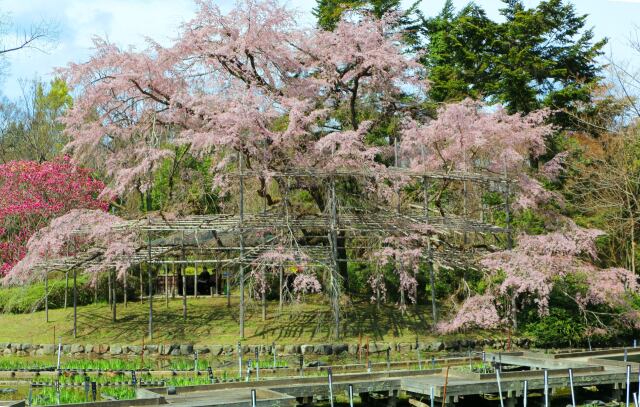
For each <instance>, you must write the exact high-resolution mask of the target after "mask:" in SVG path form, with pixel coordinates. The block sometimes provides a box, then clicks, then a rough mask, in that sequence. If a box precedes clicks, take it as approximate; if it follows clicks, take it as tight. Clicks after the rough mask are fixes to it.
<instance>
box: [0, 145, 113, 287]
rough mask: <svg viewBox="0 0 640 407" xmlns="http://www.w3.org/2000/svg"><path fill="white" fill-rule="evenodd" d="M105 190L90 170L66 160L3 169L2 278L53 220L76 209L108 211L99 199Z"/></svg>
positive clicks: (0, 184) (16, 164)
mask: <svg viewBox="0 0 640 407" xmlns="http://www.w3.org/2000/svg"><path fill="white" fill-rule="evenodd" d="M103 189H104V184H103V183H102V182H101V181H98V180H96V179H95V178H93V177H92V176H91V172H90V170H88V169H86V168H81V167H77V166H75V165H73V164H71V163H70V161H69V159H68V158H66V157H64V158H62V159H59V160H56V161H50V162H43V163H37V162H33V161H11V162H8V163H6V164H2V165H0V276H3V275H5V274H6V273H7V272H9V271H10V270H11V269H12V267H13V266H14V265H15V264H16V262H18V261H19V260H20V259H22V258H23V257H24V255H25V254H26V243H27V241H28V240H29V239H30V238H31V236H32V235H33V234H34V232H35V231H37V230H38V229H40V228H41V227H44V226H46V225H47V223H48V222H49V221H50V220H51V219H52V218H55V217H56V216H59V215H62V214H64V213H66V212H68V211H69V210H71V209H74V208H87V209H100V210H103V211H104V210H106V209H107V207H108V204H107V203H106V202H105V201H101V200H98V199H96V197H97V196H98V194H99V193H100V192H101V191H102V190H103Z"/></svg>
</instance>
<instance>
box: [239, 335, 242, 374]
mask: <svg viewBox="0 0 640 407" xmlns="http://www.w3.org/2000/svg"><path fill="white" fill-rule="evenodd" d="M238 376H239V377H240V379H241V380H242V345H240V342H238Z"/></svg>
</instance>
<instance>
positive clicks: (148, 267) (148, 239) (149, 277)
mask: <svg viewBox="0 0 640 407" xmlns="http://www.w3.org/2000/svg"><path fill="white" fill-rule="evenodd" d="M147 256H148V260H149V262H148V263H147V279H148V280H149V339H153V281H152V278H151V264H150V263H151V232H147ZM114 302H115V301H114Z"/></svg>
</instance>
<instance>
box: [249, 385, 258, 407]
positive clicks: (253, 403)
mask: <svg viewBox="0 0 640 407" xmlns="http://www.w3.org/2000/svg"><path fill="white" fill-rule="evenodd" d="M257 405H258V401H257V396H256V390H255V389H251V407H256V406H257Z"/></svg>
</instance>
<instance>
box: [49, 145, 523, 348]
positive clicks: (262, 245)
mask: <svg viewBox="0 0 640 407" xmlns="http://www.w3.org/2000/svg"><path fill="white" fill-rule="evenodd" d="M396 151H397V148H396ZM397 163H398V159H397V156H396V164H397ZM389 173H390V174H391V176H397V177H398V178H404V179H405V180H407V179H408V180H410V181H408V182H405V185H414V186H417V188H414V189H413V191H417V193H416V192H414V193H413V195H411V198H410V199H407V201H406V202H403V200H402V193H403V189H402V188H400V187H396V191H397V207H396V208H394V210H389V208H388V207H385V206H384V205H382V204H375V203H374V204H373V205H368V202H363V204H362V205H359V203H360V202H358V201H357V199H358V197H357V196H356V197H354V196H342V195H340V196H339V195H338V193H337V190H336V189H337V184H338V183H341V184H340V185H343V184H346V183H348V181H349V180H352V179H354V178H361V179H367V178H370V177H372V176H373V174H371V173H369V172H361V173H356V172H340V171H335V172H324V171H311V170H308V171H298V172H294V171H285V172H274V173H270V174H269V177H270V179H271V180H273V181H272V182H273V183H274V186H277V187H278V189H279V191H280V193H281V199H280V201H277V202H270V204H269V205H267V198H266V194H267V192H266V191H267V187H266V186H265V185H263V186H262V188H263V190H262V194H263V195H260V198H261V200H260V202H261V204H260V205H254V206H259V208H257V209H256V208H254V207H253V206H252V207H251V208H250V209H249V210H247V208H246V203H247V202H249V201H247V196H246V194H247V189H246V188H247V184H249V185H251V182H254V181H256V180H260V181H261V182H264V174H262V173H260V172H257V171H254V170H247V169H245V168H244V163H243V158H242V154H239V155H238V172H237V173H235V174H229V175H231V176H236V177H237V178H236V179H237V180H238V186H239V189H238V195H237V196H238V211H237V213H220V214H210V215H190V216H184V217H179V218H173V217H167V216H163V215H162V214H160V215H159V216H154V215H153V214H148V215H147V217H145V218H144V219H139V220H131V221H129V222H127V223H126V224H125V225H124V226H118V228H120V229H123V228H124V229H127V230H135V231H137V232H138V234H139V235H141V236H144V235H145V234H146V242H145V243H144V244H142V245H141V247H140V248H139V250H138V251H137V252H136V253H135V254H134V255H133V256H131V257H130V258H128V259H127V260H128V261H130V262H131V263H132V264H142V263H144V264H146V268H147V279H148V296H149V332H148V333H149V338H152V337H153V296H154V292H153V291H154V288H153V287H154V286H153V280H154V279H153V275H152V267H162V268H163V270H164V281H165V292H164V296H165V301H166V303H167V305H168V301H169V291H168V290H169V289H168V281H169V280H168V278H169V277H168V267H167V266H168V265H169V264H170V265H171V269H172V271H173V273H172V281H174V284H173V290H174V291H173V293H172V297H173V296H175V287H176V284H175V281H176V280H175V279H176V270H177V273H178V275H179V276H180V275H181V277H182V290H181V291H182V292H180V293H179V294H180V295H182V303H183V317H184V318H185V319H186V317H187V293H186V290H187V279H186V273H185V272H186V269H185V266H186V265H187V264H192V265H194V266H195V267H194V278H193V284H194V296H195V295H197V294H198V271H201V272H202V271H203V270H204V269H205V267H204V266H205V265H211V266H212V267H215V293H216V294H219V293H220V287H219V284H221V281H222V280H223V279H224V278H225V273H226V282H227V287H226V293H225V294H226V296H227V304H228V306H230V304H231V283H232V282H235V284H234V285H235V286H236V287H237V288H238V296H239V337H240V338H244V336H245V313H246V298H245V288H246V287H245V283H246V280H247V278H248V276H249V275H250V274H247V270H251V268H252V267H254V266H255V262H256V261H257V259H259V258H260V256H261V255H262V254H263V253H265V252H268V251H270V250H273V249H274V248H275V247H276V246H282V245H285V244H286V245H287V246H288V248H289V249H291V250H292V251H293V252H295V253H298V254H299V257H300V258H301V259H302V258H303V259H304V260H303V262H304V263H305V266H306V267H312V268H313V267H315V268H319V269H323V270H326V271H327V272H328V273H327V276H328V281H325V286H326V287H327V290H326V293H327V295H328V300H329V303H330V306H331V313H332V319H333V322H334V328H333V330H334V335H335V336H336V338H338V337H339V336H340V334H341V310H340V299H341V292H342V290H343V287H342V283H343V281H342V276H341V267H342V266H341V265H342V264H344V263H347V262H348V263H354V264H355V263H361V264H374V263H375V260H374V259H372V257H371V255H370V254H371V253H372V250H373V249H374V248H375V247H378V248H379V247H380V242H382V241H384V239H385V238H387V237H389V236H409V235H412V234H413V235H421V236H424V238H425V239H424V240H425V242H426V243H425V246H424V247H423V248H422V251H423V261H424V264H425V266H426V267H425V270H426V273H427V276H426V277H427V278H428V282H429V289H428V290H429V291H430V292H428V294H429V296H430V303H431V313H432V318H433V322H434V324H435V323H436V322H437V319H438V310H437V301H436V292H435V282H436V277H437V276H436V273H435V270H434V265H435V264H437V265H439V266H442V267H450V268H463V269H466V268H468V267H470V265H473V264H474V257H475V256H477V255H478V253H480V252H481V250H482V249H481V248H482V247H488V246H489V245H490V244H491V243H489V242H490V241H501V240H500V237H499V236H504V240H503V241H504V242H505V246H506V247H509V248H510V247H511V246H512V240H511V225H510V221H511V219H510V204H509V201H510V200H509V198H510V194H511V190H510V180H509V179H508V177H507V174H506V172H505V173H504V174H502V176H495V175H494V174H478V173H464V172H416V171H409V170H407V169H403V168H399V167H396V168H390V169H389ZM311 181H313V182H314V185H319V186H323V187H324V190H322V189H320V190H319V191H321V192H320V194H322V195H323V197H321V198H322V199H324V203H325V205H324V208H321V209H320V210H318V211H315V212H314V211H309V210H306V211H298V212H295V213H294V211H293V210H292V208H291V207H290V202H289V199H290V197H289V193H290V186H291V185H293V189H304V186H305V185H308V184H309V183H310V182H311ZM456 183H458V184H457V185H459V187H458V188H459V190H458V191H461V194H462V196H461V198H460V199H461V200H462V203H461V204H458V205H457V206H456V205H454V204H450V205H449V207H447V208H444V205H443V204H442V202H441V201H438V199H440V198H441V197H440V196H439V195H438V194H437V193H432V189H433V188H436V186H438V185H440V186H442V185H444V187H442V188H445V187H450V186H451V185H456ZM476 185H477V188H478V190H480V191H484V190H491V191H500V192H502V193H503V203H504V206H501V207H499V208H494V210H500V211H502V210H503V211H504V213H505V218H506V224H503V225H497V224H494V223H491V222H490V220H491V219H492V217H491V216H489V215H490V214H488V212H490V210H489V209H488V208H487V206H486V205H484V204H482V205H481V208H480V209H479V210H477V211H476V212H475V214H476V215H477V217H476V218H474V211H473V210H470V209H469V207H468V205H469V200H468V194H469V190H470V187H471V186H476ZM340 191H341V192H340V193H341V194H345V192H344V191H343V189H342V187H341V189H340ZM477 195H478V196H479V195H480V194H477ZM416 197H417V198H416ZM353 202H356V204H354V203H353ZM268 206H269V207H268ZM455 208H459V210H458V211H457V212H456V209H455ZM478 218H479V220H478ZM78 233H82V229H81V228H79V229H78ZM187 233H188V234H189V237H188V236H187ZM152 236H153V238H154V239H152ZM283 236H286V238H284V237H283ZM339 236H340V239H339ZM474 242H475V243H477V244H476V245H475V248H473V247H474V246H473V243H474ZM444 243H446V244H444ZM469 247H472V249H471V250H465V249H466V248H469ZM96 253H97V254H96ZM341 253H342V255H341ZM344 253H347V255H346V256H345V255H344ZM356 253H360V254H362V253H365V255H364V256H362V255H360V256H358V255H356ZM98 264H100V265H102V266H104V265H105V264H104V258H103V256H102V254H101V253H99V252H96V251H95V250H93V251H91V252H81V253H77V254H75V255H74V256H68V257H65V258H58V259H52V260H49V261H46V262H43V263H42V264H40V265H39V266H38V267H39V268H41V269H42V270H43V271H45V275H46V273H48V272H49V271H53V270H67V271H69V270H72V269H73V270H75V269H74V267H81V268H87V267H91V266H95V265H98ZM262 264H264V265H265V266H268V267H273V268H275V267H280V268H279V269H278V270H279V276H278V278H279V289H280V294H279V301H280V304H279V310H281V309H282V302H283V297H282V293H283V285H284V284H286V283H285V282H284V280H285V276H284V275H283V270H282V269H283V268H282V265H281V264H277V263H273V264H269V263H264V262H263V263H262ZM154 265H161V266H154ZM198 265H200V266H201V267H198ZM112 266H115V264H113V265H112ZM345 266H346V264H345ZM140 275H141V277H142V267H140ZM74 280H75V271H74ZM46 281H47V280H45V282H46ZM141 284H142V279H141ZM111 285H113V287H115V279H114V283H113V284H110V288H111ZM74 287H75V283H74ZM74 291H75V289H74ZM109 291H110V292H109V295H110V296H112V301H113V302H114V303H115V301H116V299H115V288H114V289H113V292H111V289H110V290H109ZM200 294H202V293H200ZM125 295H126V290H125ZM202 295H206V293H205V294H202ZM258 300H260V301H263V302H264V298H262V297H261V298H258ZM45 301H46V297H45ZM74 302H75V298H74ZM45 304H46V302H45ZM114 316H115V308H114ZM74 331H75V329H74Z"/></svg>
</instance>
